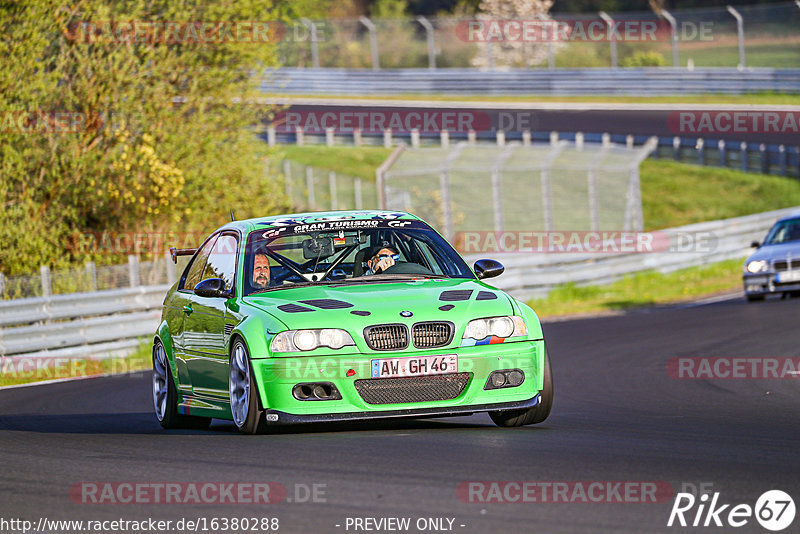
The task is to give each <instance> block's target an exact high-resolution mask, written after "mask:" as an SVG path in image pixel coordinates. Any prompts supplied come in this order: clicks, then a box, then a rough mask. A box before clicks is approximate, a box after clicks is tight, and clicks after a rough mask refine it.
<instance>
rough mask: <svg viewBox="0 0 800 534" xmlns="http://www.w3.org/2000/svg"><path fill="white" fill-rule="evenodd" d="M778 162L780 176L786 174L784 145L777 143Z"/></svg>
mask: <svg viewBox="0 0 800 534" xmlns="http://www.w3.org/2000/svg"><path fill="white" fill-rule="evenodd" d="M778 163H779V164H780V166H781V176H786V147H785V146H784V145H778Z"/></svg>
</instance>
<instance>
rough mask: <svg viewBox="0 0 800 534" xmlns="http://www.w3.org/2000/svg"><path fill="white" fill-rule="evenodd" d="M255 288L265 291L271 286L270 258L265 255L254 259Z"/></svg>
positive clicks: (261, 254)
mask: <svg viewBox="0 0 800 534" xmlns="http://www.w3.org/2000/svg"><path fill="white" fill-rule="evenodd" d="M253 286H254V287H255V288H256V289H264V288H266V287H268V286H269V258H268V257H267V255H266V254H264V253H256V254H255V256H254V257H253Z"/></svg>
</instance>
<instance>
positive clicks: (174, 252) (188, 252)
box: [169, 247, 197, 263]
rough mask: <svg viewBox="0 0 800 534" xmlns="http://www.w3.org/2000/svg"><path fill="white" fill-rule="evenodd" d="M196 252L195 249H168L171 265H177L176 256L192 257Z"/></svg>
mask: <svg viewBox="0 0 800 534" xmlns="http://www.w3.org/2000/svg"><path fill="white" fill-rule="evenodd" d="M195 252H197V249H196V248H175V247H169V255H170V257H171V258H172V263H178V256H193V255H194V253H195Z"/></svg>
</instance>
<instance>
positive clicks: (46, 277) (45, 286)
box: [39, 265, 52, 297]
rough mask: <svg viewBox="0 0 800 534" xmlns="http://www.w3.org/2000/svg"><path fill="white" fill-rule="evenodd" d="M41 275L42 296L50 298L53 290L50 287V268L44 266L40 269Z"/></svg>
mask: <svg viewBox="0 0 800 534" xmlns="http://www.w3.org/2000/svg"><path fill="white" fill-rule="evenodd" d="M39 274H40V276H41V278H42V296H43V297H49V296H50V295H51V289H52V288H51V285H50V267H48V266H47V265H42V266H41V267H39Z"/></svg>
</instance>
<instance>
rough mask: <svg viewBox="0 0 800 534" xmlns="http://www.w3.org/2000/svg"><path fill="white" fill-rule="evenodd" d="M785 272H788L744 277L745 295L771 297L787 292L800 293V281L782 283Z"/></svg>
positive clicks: (746, 275)
mask: <svg viewBox="0 0 800 534" xmlns="http://www.w3.org/2000/svg"><path fill="white" fill-rule="evenodd" d="M785 272H787V271H781V272H779V273H757V274H745V275H743V276H742V284H743V285H744V293H745V295H748V296H754V295H770V294H776V293H784V292H787V291H800V280H791V281H784V282H781V281H780V275H781V273H785Z"/></svg>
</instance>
